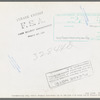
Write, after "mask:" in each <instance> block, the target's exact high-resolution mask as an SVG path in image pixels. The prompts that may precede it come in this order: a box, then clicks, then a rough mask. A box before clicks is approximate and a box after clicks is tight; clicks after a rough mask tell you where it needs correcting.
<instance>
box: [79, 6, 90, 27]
mask: <svg viewBox="0 0 100 100" xmlns="http://www.w3.org/2000/svg"><path fill="white" fill-rule="evenodd" d="M80 9H81V10H82V12H83V15H84V19H85V23H86V25H87V26H88V22H89V19H88V16H87V14H86V12H85V10H84V8H82V7H81V6H80Z"/></svg>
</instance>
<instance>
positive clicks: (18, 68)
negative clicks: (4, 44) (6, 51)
mask: <svg viewBox="0 0 100 100" xmlns="http://www.w3.org/2000/svg"><path fill="white" fill-rule="evenodd" d="M8 58H9V61H10V63H11V65H12V66H13V68H14V69H17V71H18V72H21V71H20V70H21V69H20V67H19V65H18V64H17V63H16V61H15V60H14V58H13V57H11V56H9V55H8Z"/></svg>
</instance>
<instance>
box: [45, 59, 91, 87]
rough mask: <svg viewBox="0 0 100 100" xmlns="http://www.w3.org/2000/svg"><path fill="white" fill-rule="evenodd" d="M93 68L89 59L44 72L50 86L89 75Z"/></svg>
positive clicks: (56, 85)
mask: <svg viewBox="0 0 100 100" xmlns="http://www.w3.org/2000/svg"><path fill="white" fill-rule="evenodd" d="M92 74H93V69H92V66H91V62H90V61H84V62H82V63H79V64H75V65H72V66H68V67H66V68H63V69H59V70H56V71H52V72H49V73H47V74H46V77H47V81H48V84H49V87H50V88H54V87H58V86H60V85H63V84H66V83H70V82H73V81H76V80H80V79H83V78H85V77H88V76H91V75H92Z"/></svg>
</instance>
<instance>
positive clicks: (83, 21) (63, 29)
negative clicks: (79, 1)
mask: <svg viewBox="0 0 100 100" xmlns="http://www.w3.org/2000/svg"><path fill="white" fill-rule="evenodd" d="M81 9H82V12H81V13H66V14H56V15H55V16H54V18H53V39H54V41H73V42H74V41H75V42H87V41H89V40H100V13H86V12H85V10H84V9H83V8H82V7H81Z"/></svg>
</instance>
